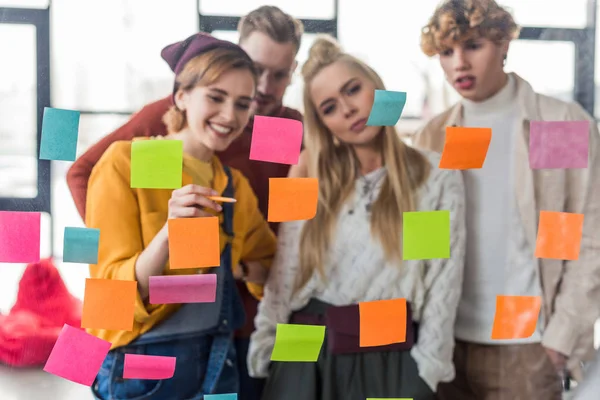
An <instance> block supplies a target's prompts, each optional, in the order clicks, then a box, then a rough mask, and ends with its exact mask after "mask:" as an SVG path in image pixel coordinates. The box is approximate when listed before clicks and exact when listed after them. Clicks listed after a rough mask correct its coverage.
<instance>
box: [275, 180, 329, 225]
mask: <svg viewBox="0 0 600 400" xmlns="http://www.w3.org/2000/svg"><path fill="white" fill-rule="evenodd" d="M318 199H319V182H318V181H317V179H316V178H269V211H268V216H267V220H268V221H269V222H285V221H298V220H307V219H312V218H314V216H315V215H316V214H317V201H318Z"/></svg>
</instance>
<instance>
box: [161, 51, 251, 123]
mask: <svg viewBox="0 0 600 400" xmlns="http://www.w3.org/2000/svg"><path fill="white" fill-rule="evenodd" d="M232 69H242V70H244V69H245V70H248V71H250V73H252V78H253V79H254V84H255V85H256V84H257V82H258V78H257V76H258V75H257V72H256V68H255V66H254V64H253V63H252V62H251V61H250V59H249V58H248V56H247V55H245V54H244V53H242V50H238V49H233V48H226V47H219V48H216V49H213V50H209V51H207V52H206V53H202V54H200V55H198V56H196V57H194V58H192V59H191V60H190V61H188V63H187V64H185V66H184V67H183V70H182V71H181V72H180V73H179V75H177V76H176V77H175V88H174V91H173V92H174V93H176V92H177V91H179V90H183V91H188V90H192V89H193V88H195V87H197V86H207V85H210V84H212V83H214V82H215V81H217V80H218V79H219V78H220V77H221V76H222V75H223V74H224V73H226V72H228V71H230V70H232ZM162 120H163V122H164V124H165V125H166V127H167V132H168V133H169V134H170V133H177V132H179V131H181V130H182V129H184V128H185V127H186V126H187V118H186V113H185V111H183V110H180V109H179V108H177V106H176V105H173V106H171V108H169V110H168V111H167V112H166V114H165V115H163V118H162Z"/></svg>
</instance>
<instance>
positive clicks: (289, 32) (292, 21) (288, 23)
mask: <svg viewBox="0 0 600 400" xmlns="http://www.w3.org/2000/svg"><path fill="white" fill-rule="evenodd" d="M238 32H239V34H240V43H242V42H243V41H244V40H246V39H247V38H248V36H250V35H251V34H252V33H253V32H262V33H264V34H266V35H268V36H269V37H270V38H271V39H273V40H274V41H275V42H277V43H288V42H292V43H293V44H294V46H295V47H296V54H298V50H300V44H302V34H303V33H304V24H303V23H302V21H300V20H299V19H296V18H294V17H292V16H291V15H289V14H286V13H284V12H283V11H282V10H281V9H279V8H278V7H275V6H262V7H259V8H257V9H256V10H254V11H251V12H250V13H248V14H246V15H245V16H243V17H242V18H241V19H240V22H239V24H238Z"/></svg>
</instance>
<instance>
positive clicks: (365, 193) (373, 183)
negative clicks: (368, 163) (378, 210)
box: [348, 168, 386, 215]
mask: <svg viewBox="0 0 600 400" xmlns="http://www.w3.org/2000/svg"><path fill="white" fill-rule="evenodd" d="M374 175H375V177H374V178H373V179H368V178H367V177H366V176H365V175H361V176H360V180H362V181H363V182H364V184H363V187H362V191H361V195H360V197H359V198H358V199H355V200H354V204H353V205H352V207H351V208H350V210H348V214H350V215H352V214H354V210H355V209H356V207H357V206H358V203H359V202H360V200H361V199H364V198H365V197H366V198H368V200H367V204H366V205H365V210H366V211H367V213H370V212H371V207H372V205H373V201H374V198H373V196H374V194H375V189H377V188H378V187H379V185H378V183H379V182H380V181H381V180H382V179H383V177H384V176H385V175H386V174H385V170H384V169H383V168H382V169H381V170H379V171H377V172H376V174H374Z"/></svg>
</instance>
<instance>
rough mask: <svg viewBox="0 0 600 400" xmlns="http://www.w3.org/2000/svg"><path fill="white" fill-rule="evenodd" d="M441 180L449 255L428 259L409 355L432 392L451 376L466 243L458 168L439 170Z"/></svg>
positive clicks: (441, 208) (452, 374)
mask: <svg viewBox="0 0 600 400" xmlns="http://www.w3.org/2000/svg"><path fill="white" fill-rule="evenodd" d="M440 175H441V178H442V179H443V180H444V181H443V184H442V192H441V201H440V203H439V207H438V210H449V211H450V258H447V259H434V260H429V262H428V263H427V264H426V266H427V270H426V272H425V288H426V293H425V299H424V304H423V309H422V312H421V321H420V325H419V340H418V343H417V344H416V345H415V346H414V347H413V349H412V350H411V355H412V356H413V358H414V359H415V361H416V362H417V365H418V366H419V375H420V376H421V378H422V379H423V380H424V381H425V382H426V383H427V384H428V385H429V387H430V388H431V389H432V390H433V391H434V392H435V391H436V389H437V385H438V383H439V382H449V381H451V380H452V379H454V375H455V370H454V365H453V361H452V357H453V350H454V322H455V319H456V311H457V308H458V303H459V301H460V296H461V293H462V279H463V269H464V259H465V247H466V227H465V192H464V186H463V180H462V174H461V172H460V171H443V172H440Z"/></svg>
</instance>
